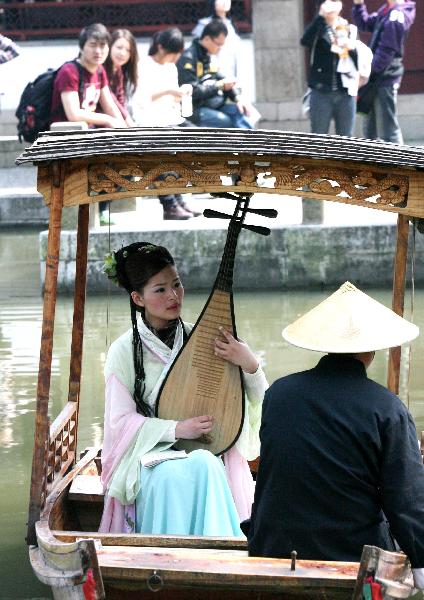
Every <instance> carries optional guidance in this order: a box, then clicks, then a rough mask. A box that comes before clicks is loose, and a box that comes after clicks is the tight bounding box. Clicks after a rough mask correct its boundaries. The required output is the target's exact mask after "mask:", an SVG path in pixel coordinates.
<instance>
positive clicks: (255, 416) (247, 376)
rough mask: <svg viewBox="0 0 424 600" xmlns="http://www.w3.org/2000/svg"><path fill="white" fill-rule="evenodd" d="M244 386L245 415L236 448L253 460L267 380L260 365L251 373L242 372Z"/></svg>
mask: <svg viewBox="0 0 424 600" xmlns="http://www.w3.org/2000/svg"><path fill="white" fill-rule="evenodd" d="M243 382H244V386H245V392H246V399H245V415H244V421H243V427H242V430H241V434H240V437H239V439H238V440H237V442H236V448H237V450H238V451H239V452H240V454H241V455H242V456H243V457H244V458H245V459H246V460H255V458H257V457H258V456H259V451H260V442H259V429H260V426H261V413H262V401H263V399H264V395H265V392H266V390H267V389H268V381H267V379H266V377H265V373H264V371H263V369H262V367H261V366H259V367H258V369H257V371H256V372H255V373H253V374H251V373H243Z"/></svg>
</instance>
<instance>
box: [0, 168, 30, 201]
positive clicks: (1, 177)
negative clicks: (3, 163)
mask: <svg viewBox="0 0 424 600" xmlns="http://www.w3.org/2000/svg"><path fill="white" fill-rule="evenodd" d="M11 188H20V189H22V188H25V189H26V190H27V191H32V192H36V191H37V168H36V167H17V166H12V167H7V168H0V195H2V194H4V193H7V191H8V190H10V189H11Z"/></svg>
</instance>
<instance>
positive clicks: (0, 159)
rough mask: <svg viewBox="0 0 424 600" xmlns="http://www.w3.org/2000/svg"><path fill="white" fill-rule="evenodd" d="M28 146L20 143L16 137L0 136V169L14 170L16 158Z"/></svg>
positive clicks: (25, 143)
mask: <svg viewBox="0 0 424 600" xmlns="http://www.w3.org/2000/svg"><path fill="white" fill-rule="evenodd" d="M29 145H30V144H28V143H27V142H23V143H22V144H21V142H20V141H19V139H18V136H17V135H2V136H0V169H5V168H15V167H16V164H15V160H16V157H17V156H19V155H20V154H22V152H23V151H24V150H25V148H27V147H28V146H29Z"/></svg>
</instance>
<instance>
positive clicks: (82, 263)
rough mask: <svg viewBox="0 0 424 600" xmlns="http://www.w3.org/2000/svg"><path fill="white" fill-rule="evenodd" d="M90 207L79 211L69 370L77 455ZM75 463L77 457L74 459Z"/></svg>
mask: <svg viewBox="0 0 424 600" xmlns="http://www.w3.org/2000/svg"><path fill="white" fill-rule="evenodd" d="M89 212H90V206H89V205H88V204H81V205H80V206H79V209H78V230H77V255H76V271H75V289H74V316H73V323H72V343H71V363H70V370H69V392H68V402H76V403H77V413H76V414H77V420H76V427H75V433H74V439H73V440H72V442H71V443H70V448H69V449H70V450H71V451H72V450H73V451H74V452H75V453H76V447H77V432H78V413H79V398H80V388H81V365H82V345H83V339H84V310H85V291H86V283H87V252H88V222H89ZM74 462H75V457H74Z"/></svg>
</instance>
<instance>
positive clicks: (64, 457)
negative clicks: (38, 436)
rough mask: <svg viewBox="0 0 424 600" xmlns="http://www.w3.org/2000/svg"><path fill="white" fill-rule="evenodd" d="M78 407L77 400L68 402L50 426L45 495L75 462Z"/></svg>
mask: <svg viewBox="0 0 424 600" xmlns="http://www.w3.org/2000/svg"><path fill="white" fill-rule="evenodd" d="M77 408H78V407H77V403H76V402H67V403H66V404H65V406H64V407H63V409H62V410H61V412H60V413H59V415H58V416H57V417H56V419H55V420H54V421H53V423H52V424H51V426H50V432H49V440H48V451H47V454H48V455H47V461H46V472H45V496H44V497H46V496H47V495H48V494H49V493H50V491H51V490H52V489H53V487H54V486H55V484H56V483H57V482H58V481H60V480H61V479H62V478H63V476H64V475H65V474H66V473H67V471H68V470H69V467H71V466H72V465H73V464H74V463H75V456H76V427H77V418H78V414H77Z"/></svg>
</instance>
